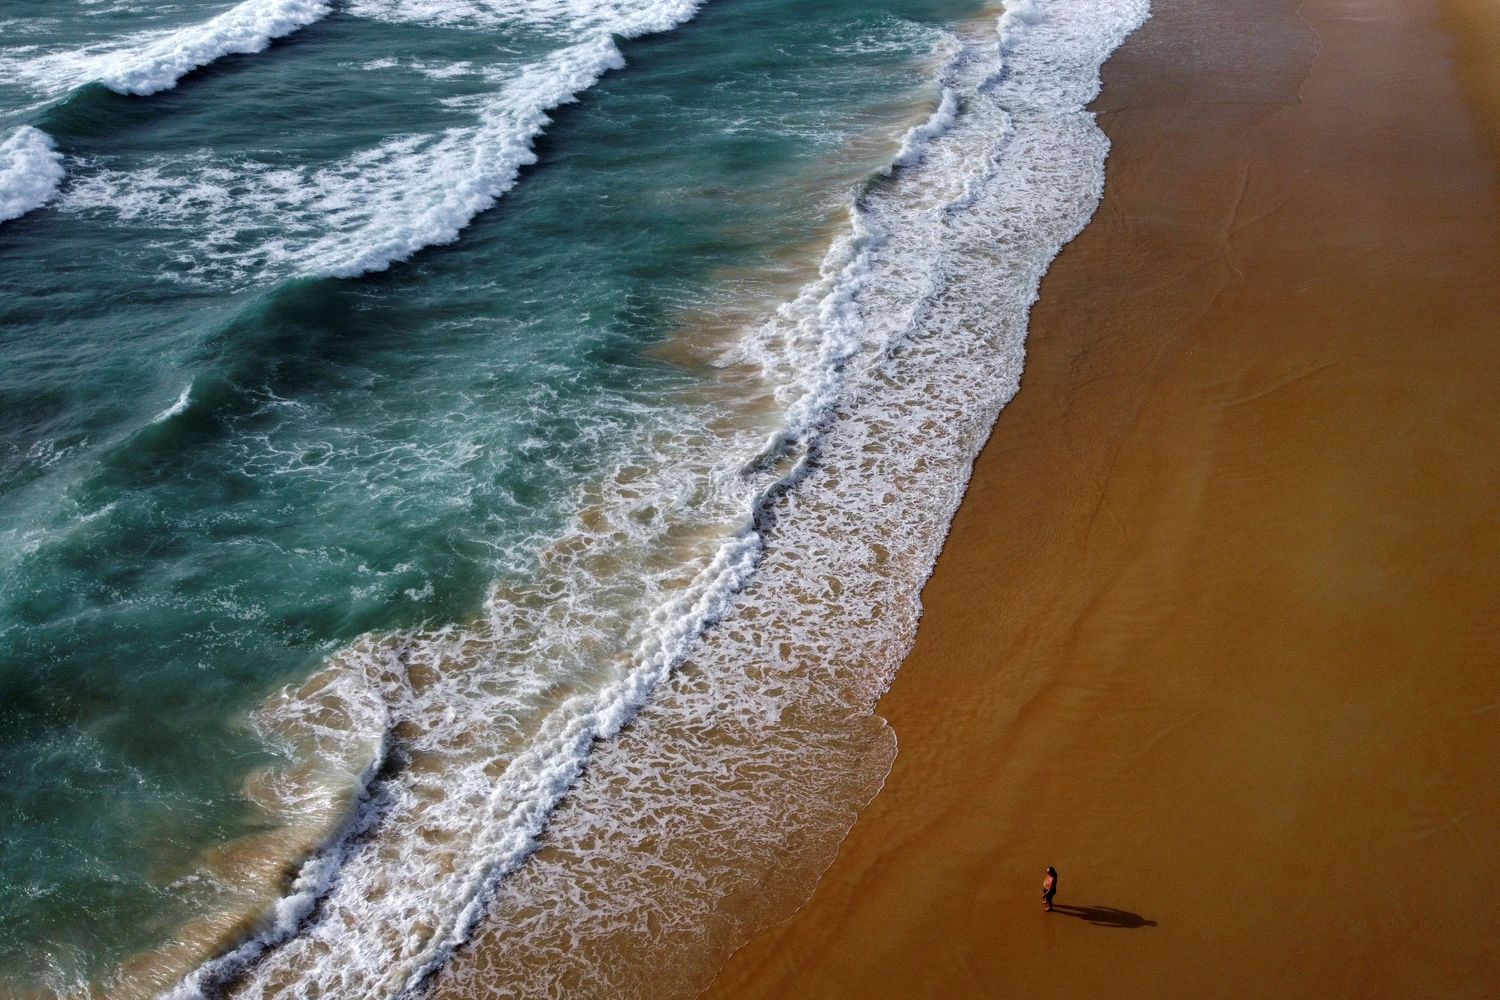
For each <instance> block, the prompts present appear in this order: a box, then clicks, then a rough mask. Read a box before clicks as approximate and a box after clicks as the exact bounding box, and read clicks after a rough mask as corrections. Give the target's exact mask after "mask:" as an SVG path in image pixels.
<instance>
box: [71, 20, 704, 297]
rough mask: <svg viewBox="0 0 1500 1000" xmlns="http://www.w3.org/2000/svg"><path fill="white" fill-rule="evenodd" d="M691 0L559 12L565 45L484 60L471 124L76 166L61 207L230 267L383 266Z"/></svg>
mask: <svg viewBox="0 0 1500 1000" xmlns="http://www.w3.org/2000/svg"><path fill="white" fill-rule="evenodd" d="M700 3H701V0H664V2H658V3H655V4H647V5H637V6H630V7H626V8H623V9H622V10H621V11H620V12H619V16H618V17H617V18H616V19H614V20H610V19H607V18H606V19H602V20H601V16H600V14H599V12H598V11H593V12H592V13H590V14H589V15H588V16H587V17H584V18H583V24H582V27H579V26H578V25H576V24H572V22H569V23H570V24H572V27H571V28H570V30H571V31H572V32H573V33H574V36H575V37H574V38H573V39H572V40H571V41H570V42H569V43H568V44H564V45H561V46H559V47H558V48H557V49H555V50H554V51H553V52H551V53H550V54H548V55H547V56H545V57H543V58H540V59H537V60H534V61H532V62H529V63H527V64H525V65H522V66H519V67H511V68H505V69H499V70H494V71H492V72H491V73H490V76H491V78H492V79H493V81H494V83H495V85H496V89H495V90H494V91H493V92H491V93H490V94H489V95H488V96H487V97H482V98H480V99H479V100H478V103H479V108H478V112H477V115H476V117H477V119H478V120H477V122H476V124H474V125H470V126H463V127H456V128H450V129H447V130H445V131H443V132H438V133H429V134H418V135H404V136H400V137H397V138H393V139H391V140H388V141H386V142H384V143H381V144H379V145H377V146H374V147H371V148H369V149H365V150H362V151H360V152H358V153H355V154H353V155H351V156H349V157H347V158H345V159H343V160H340V161H338V162H335V163H332V164H328V165H326V166H320V167H311V166H309V167H285V168H271V167H265V166H257V165H251V164H226V163H222V162H219V161H217V160H214V159H212V158H211V157H210V158H206V159H196V160H189V161H183V160H174V161H172V162H167V163H163V164H161V165H159V166H152V167H146V168H142V169H139V170H132V171H115V170H110V169H100V170H96V171H94V172H93V173H91V174H89V175H88V176H86V177H81V178H79V179H78V183H77V184H75V185H73V186H72V187H71V189H70V191H69V194H68V198H67V200H66V202H65V205H64V207H65V208H66V209H68V210H71V211H80V212H101V213H110V214H114V215H116V216H118V217H120V218H123V219H126V220H133V219H147V220H150V221H151V222H152V223H154V224H156V225H158V226H162V227H176V228H180V229H181V230H183V231H184V232H185V234H187V235H188V238H189V239H190V240H191V241H192V242H191V245H190V255H191V256H192V257H193V259H194V260H195V261H197V262H199V264H200V265H201V266H202V267H204V268H205V269H207V270H208V271H210V272H211V273H212V274H213V275H215V276H222V277H224V278H227V279H228V280H240V281H243V280H249V279H252V278H256V279H262V280H263V279H264V278H265V277H266V275H267V274H273V275H274V274H280V275H283V276H286V275H293V274H299V275H318V276H332V277H352V276H354V275H358V274H364V273H367V272H372V271H381V270H384V269H386V268H388V267H390V266H391V265H392V264H394V263H396V262H398V261H402V260H405V259H407V258H409V257H410V256H412V255H413V254H415V253H416V252H417V251H419V250H421V249H423V248H424V247H429V246H436V245H441V244H445V243H451V242H452V241H453V240H455V239H457V238H458V236H459V234H460V233H461V232H462V231H463V230H464V229H465V228H466V227H467V226H468V225H469V223H470V222H471V221H473V219H474V217H475V216H477V215H478V214H479V213H481V212H483V211H485V210H486V209H489V208H491V207H492V206H494V205H495V203H496V202H497V201H498V200H499V199H500V198H501V197H502V196H503V195H504V194H505V192H507V191H508V190H510V188H511V187H512V186H513V185H514V184H515V182H516V178H517V177H518V176H519V174H520V171H521V170H522V168H524V167H526V166H528V165H530V164H532V163H534V162H535V161H536V154H535V153H534V152H533V149H532V144H533V143H534V141H535V140H536V138H537V137H538V136H539V135H540V134H541V133H542V132H543V131H544V130H545V128H546V127H547V125H548V124H549V123H550V122H551V118H550V115H549V113H550V112H551V111H553V110H555V109H556V108H558V107H560V106H561V105H564V104H567V103H569V102H572V101H574V100H576V99H577V97H578V95H579V94H580V93H582V92H583V91H585V90H587V89H589V88H590V87H592V86H593V85H594V84H595V83H596V82H598V80H599V78H600V77H602V76H603V75H604V74H605V73H607V72H609V71H610V70H614V69H619V68H620V67H622V66H624V64H625V59H624V56H623V55H622V54H621V52H620V49H619V46H618V45H617V44H616V39H618V38H633V37H637V36H639V35H644V34H649V33H654V32H660V31H666V30H669V29H671V28H673V27H675V26H677V25H679V24H681V23H683V22H684V21H686V20H688V19H690V18H691V17H692V16H693V14H694V13H695V12H696V11H697V9H698V7H699V6H700ZM555 6H557V7H559V8H561V7H563V6H564V5H560V4H559V5H555ZM606 9H613V8H606ZM466 69H467V67H466ZM185 168H190V169H185ZM267 228H274V229H275V230H276V231H277V233H278V235H277V236H276V237H275V238H274V239H271V240H264V241H259V242H254V243H252V244H251V245H250V246H244V245H242V241H241V239H240V238H241V236H242V235H243V234H246V233H251V232H261V231H264V230H266V229H267Z"/></svg>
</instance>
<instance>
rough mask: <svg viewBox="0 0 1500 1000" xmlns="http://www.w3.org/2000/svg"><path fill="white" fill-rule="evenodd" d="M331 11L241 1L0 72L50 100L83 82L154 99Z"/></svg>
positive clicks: (4, 61)
mask: <svg viewBox="0 0 1500 1000" xmlns="http://www.w3.org/2000/svg"><path fill="white" fill-rule="evenodd" d="M332 8H333V5H332V2H331V0H244V2H242V3H239V4H237V5H235V6H234V7H231V8H230V9H229V10H226V11H224V12H223V13H222V14H219V15H217V16H216V17H212V18H210V19H209V20H207V21H203V22H202V23H199V24H194V25H189V26H188V27H185V28H174V29H171V30H166V31H152V32H145V33H141V34H137V35H132V36H127V37H125V38H121V39H116V40H113V41H109V42H105V43H102V44H99V45H93V46H88V47H85V48H81V49H70V50H67V51H62V52H41V53H37V52H33V51H29V50H24V49H23V50H19V51H17V52H15V53H13V54H10V55H6V56H3V57H0V71H3V72H5V73H7V74H9V76H10V77H11V78H12V79H13V80H15V81H17V82H19V83H21V84H22V85H24V86H27V87H29V88H31V89H33V90H36V91H38V92H40V93H43V94H46V95H49V96H58V95H61V94H63V93H66V92H67V91H69V90H72V89H73V88H75V87H80V86H83V85H84V84H88V83H101V84H103V85H104V86H106V87H108V88H109V89H110V90H113V91H115V92H116V93H120V94H135V95H137V96H144V95H147V94H155V93H158V92H160V91H163V90H170V89H171V88H173V87H175V86H176V85H177V81H179V80H181V79H182V78H183V77H184V76H186V75H187V74H189V73H191V72H192V71H193V70H195V69H199V68H201V67H203V66H207V65H209V64H210V63H212V62H214V61H216V60H218V59H221V58H223V57H224V56H227V55H248V54H251V53H255V52H260V51H261V50H263V49H265V48H266V46H268V45H270V44H271V42H272V41H274V40H275V39H277V38H282V37H284V36H286V35H290V34H291V33H292V32H294V31H297V30H298V29H300V28H305V27H307V26H308V25H309V24H312V23H313V22H314V21H317V20H319V19H321V18H323V17H325V16H327V15H328V13H329V12H330V11H331V10H332Z"/></svg>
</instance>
